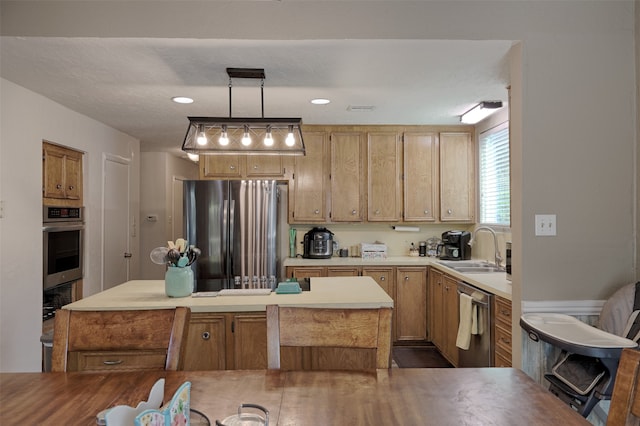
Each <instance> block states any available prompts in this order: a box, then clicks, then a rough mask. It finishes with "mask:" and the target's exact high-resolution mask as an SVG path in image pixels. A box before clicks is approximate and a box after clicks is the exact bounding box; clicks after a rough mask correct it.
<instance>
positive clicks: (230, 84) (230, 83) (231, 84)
mask: <svg viewBox="0 0 640 426" xmlns="http://www.w3.org/2000/svg"><path fill="white" fill-rule="evenodd" d="M231 86H233V83H232V82H231V77H229V118H231Z"/></svg>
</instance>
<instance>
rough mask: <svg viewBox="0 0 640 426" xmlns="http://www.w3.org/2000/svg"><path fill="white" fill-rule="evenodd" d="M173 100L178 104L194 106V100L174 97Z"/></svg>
mask: <svg viewBox="0 0 640 426" xmlns="http://www.w3.org/2000/svg"><path fill="white" fill-rule="evenodd" d="M171 100H172V101H173V102H175V103H177V104H192V103H193V99H191V98H187V97H186V96H174V97H173V98H171Z"/></svg>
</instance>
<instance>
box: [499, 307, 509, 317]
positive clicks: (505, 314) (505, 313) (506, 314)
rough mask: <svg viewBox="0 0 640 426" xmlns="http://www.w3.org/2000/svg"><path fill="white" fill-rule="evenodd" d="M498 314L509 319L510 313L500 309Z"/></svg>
mask: <svg viewBox="0 0 640 426" xmlns="http://www.w3.org/2000/svg"><path fill="white" fill-rule="evenodd" d="M500 313H501V314H502V315H504V316H505V317H510V316H511V311H507V310H506V309H500Z"/></svg>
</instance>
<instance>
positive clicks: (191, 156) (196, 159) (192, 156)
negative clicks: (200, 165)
mask: <svg viewBox="0 0 640 426" xmlns="http://www.w3.org/2000/svg"><path fill="white" fill-rule="evenodd" d="M187 157H189V160H191V161H198V160H199V159H200V156H199V155H198V154H192V153H190V152H187Z"/></svg>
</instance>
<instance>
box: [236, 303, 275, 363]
mask: <svg viewBox="0 0 640 426" xmlns="http://www.w3.org/2000/svg"><path fill="white" fill-rule="evenodd" d="M231 332H232V335H233V344H232V346H233V352H234V353H233V355H232V356H231V357H230V358H232V359H233V360H234V369H235V370H264V369H266V368H267V316H266V314H264V313H246V314H244V313H243V314H234V315H233V319H232V321H231Z"/></svg>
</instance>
